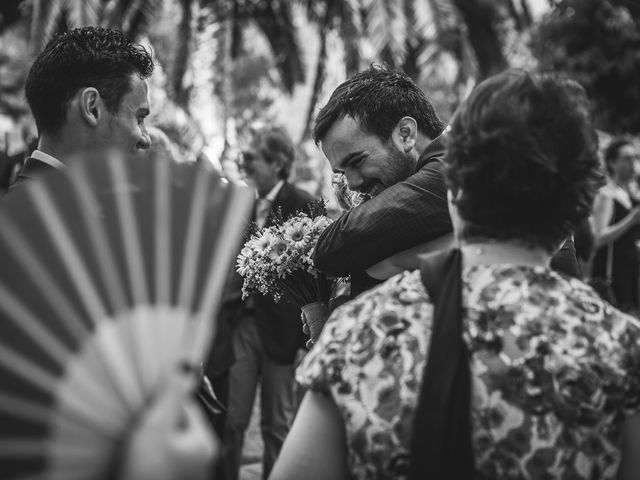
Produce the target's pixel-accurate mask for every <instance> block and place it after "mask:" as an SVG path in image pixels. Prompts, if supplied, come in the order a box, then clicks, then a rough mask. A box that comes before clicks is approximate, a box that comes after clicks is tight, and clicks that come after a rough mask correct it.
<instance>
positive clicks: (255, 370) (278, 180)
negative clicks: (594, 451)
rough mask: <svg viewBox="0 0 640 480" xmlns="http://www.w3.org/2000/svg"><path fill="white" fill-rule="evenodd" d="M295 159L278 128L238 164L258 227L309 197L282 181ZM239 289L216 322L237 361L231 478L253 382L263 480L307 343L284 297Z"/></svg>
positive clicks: (237, 280) (283, 431)
mask: <svg viewBox="0 0 640 480" xmlns="http://www.w3.org/2000/svg"><path fill="white" fill-rule="evenodd" d="M294 157H295V149H294V146H293V142H292V141H291V138H290V137H289V135H288V134H287V133H286V132H285V131H284V130H283V129H281V128H277V127H268V128H264V129H262V130H259V131H257V132H255V135H254V137H253V139H252V141H251V142H250V147H249V148H248V149H247V150H246V151H245V152H244V153H243V163H242V165H241V167H242V169H243V170H244V172H245V174H246V177H247V181H248V182H249V183H250V184H252V185H253V186H254V187H255V189H256V192H257V195H258V198H257V201H256V210H255V214H254V219H255V221H256V223H257V224H258V225H259V226H260V227H263V226H269V225H271V224H272V223H273V218H274V217H273V216H274V214H275V213H276V212H278V211H281V212H282V216H283V218H287V217H289V216H291V215H293V214H295V213H297V212H299V211H302V210H304V209H305V208H306V207H307V206H308V204H309V202H311V201H313V200H314V199H313V197H311V196H310V195H309V194H308V193H307V192H305V191H303V190H301V189H299V188H296V187H295V186H293V185H291V184H290V183H288V182H287V178H288V176H289V172H290V170H291V165H292V163H293V161H294ZM241 288H242V278H241V277H240V276H239V275H238V274H237V273H235V272H234V274H233V276H232V277H231V279H230V282H229V285H228V288H227V292H226V293H225V296H224V299H223V305H222V308H221V313H220V319H219V321H220V322H228V323H229V324H230V325H231V326H232V328H233V351H234V355H235V358H236V360H235V363H234V364H233V366H232V367H231V371H230V382H229V408H228V413H227V415H228V417H227V430H226V433H225V442H226V448H227V452H226V453H225V457H226V460H227V465H228V472H227V473H228V475H229V479H230V480H235V479H237V478H238V472H239V468H240V458H241V454H242V445H243V441H244V433H245V430H246V429H247V426H248V424H249V420H250V418H251V413H252V406H253V402H254V397H255V394H256V387H257V385H258V383H259V384H260V413H261V422H260V427H261V430H262V438H263V440H264V455H263V471H262V474H263V477H264V478H267V477H268V475H269V472H270V471H271V468H272V467H273V464H274V462H275V460H276V458H277V456H278V454H279V452H280V448H281V446H282V443H283V441H284V438H285V437H286V435H287V433H288V431H289V427H290V425H291V422H292V420H293V416H294V415H295V410H296V408H297V401H296V397H295V391H294V360H295V357H296V353H297V352H298V350H299V349H300V348H301V347H303V346H304V341H305V336H304V335H303V334H302V331H301V328H300V311H299V310H298V309H297V308H296V307H294V306H293V305H292V304H290V303H288V302H286V301H285V300H282V301H280V302H279V303H275V302H274V301H273V300H272V299H270V298H267V297H264V296H260V295H256V296H251V297H249V298H248V299H246V300H245V301H243V300H242V293H241Z"/></svg>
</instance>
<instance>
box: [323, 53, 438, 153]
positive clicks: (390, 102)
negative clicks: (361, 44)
mask: <svg viewBox="0 0 640 480" xmlns="http://www.w3.org/2000/svg"><path fill="white" fill-rule="evenodd" d="M346 115H349V116H350V117H352V118H354V119H355V120H357V121H358V122H359V124H360V126H361V127H362V128H363V130H365V131H366V132H368V133H372V134H374V135H376V136H377V137H379V138H380V139H381V140H382V141H383V142H386V141H387V140H389V138H391V133H392V132H393V129H394V128H395V127H396V125H397V124H398V122H399V121H400V119H401V118H402V117H405V116H409V117H413V118H414V119H415V121H416V122H417V124H418V130H419V131H420V132H421V133H423V134H425V135H427V136H428V137H429V138H431V139H433V138H436V137H437V136H438V135H440V134H441V133H442V131H443V130H444V127H445V124H444V123H443V122H442V121H441V120H440V118H438V115H437V114H436V112H435V110H434V109H433V106H432V105H431V102H429V99H428V98H427V96H426V95H425V94H424V92H423V91H422V90H420V89H419V88H418V87H417V86H416V84H415V83H414V82H413V80H411V78H409V77H408V76H407V75H405V74H404V73H402V72H399V71H395V70H390V69H388V68H387V67H384V66H380V65H372V66H371V67H369V68H368V69H367V70H364V71H362V72H359V73H357V74H355V75H354V76H353V77H351V78H350V79H349V80H347V81H346V82H343V83H342V84H340V85H339V86H338V88H336V89H335V90H334V92H333V93H332V94H331V98H330V99H329V101H328V102H327V104H326V105H325V106H324V107H322V109H321V110H320V112H318V116H317V117H316V123H315V127H314V129H313V138H314V140H315V142H316V144H319V143H320V142H321V141H322V139H323V138H324V137H325V136H326V134H327V132H328V131H329V129H330V128H331V126H332V125H333V124H334V123H335V122H336V121H338V120H340V119H341V118H343V117H345V116H346Z"/></svg>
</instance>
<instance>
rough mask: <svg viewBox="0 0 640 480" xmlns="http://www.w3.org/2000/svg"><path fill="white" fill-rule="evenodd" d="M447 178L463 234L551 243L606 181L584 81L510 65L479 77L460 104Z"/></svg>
mask: <svg viewBox="0 0 640 480" xmlns="http://www.w3.org/2000/svg"><path fill="white" fill-rule="evenodd" d="M447 142H448V143H447V153H446V155H445V158H444V163H445V178H446V181H447V185H448V187H449V188H450V189H451V191H452V194H453V198H454V200H453V203H454V204H455V205H456V207H457V210H458V214H459V216H460V217H461V218H462V219H463V220H464V226H463V231H462V232H460V236H461V238H463V239H467V240H471V239H482V240H491V239H496V240H509V241H516V242H519V243H522V244H525V245H527V246H529V247H542V248H544V249H546V250H548V251H550V252H551V251H554V250H555V249H556V248H558V246H559V244H560V242H562V240H563V239H564V238H566V237H567V236H568V235H569V234H570V233H571V232H572V230H573V229H574V228H575V227H577V225H578V224H580V222H581V221H583V220H584V219H585V218H586V217H587V216H588V215H589V214H590V212H591V208H592V203H593V198H594V196H595V193H596V191H597V187H598V185H599V183H600V182H601V178H602V175H601V172H600V170H599V163H598V157H597V136H596V133H595V130H594V128H593V125H592V123H591V117H590V114H589V104H588V100H587V98H586V94H585V92H584V89H583V88H582V87H581V86H580V85H579V84H578V83H576V82H574V81H572V80H569V79H566V78H559V77H554V76H548V75H537V74H531V73H528V72H525V71H521V70H508V71H506V72H503V73H501V74H499V75H496V76H493V77H491V78H489V79H487V80H485V81H484V82H482V83H480V84H479V85H478V86H477V87H476V88H475V89H474V90H473V92H472V93H471V95H470V96H469V98H468V99H467V100H466V101H465V102H464V103H463V104H462V105H461V106H460V108H459V109H458V111H457V112H456V114H455V116H454V119H453V122H452V125H451V130H450V132H449V134H448V140H447Z"/></svg>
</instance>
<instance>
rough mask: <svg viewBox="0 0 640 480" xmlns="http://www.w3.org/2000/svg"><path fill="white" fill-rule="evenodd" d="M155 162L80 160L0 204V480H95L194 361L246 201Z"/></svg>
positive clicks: (188, 171)
mask: <svg viewBox="0 0 640 480" xmlns="http://www.w3.org/2000/svg"><path fill="white" fill-rule="evenodd" d="M253 198H254V197H253V193H252V192H251V190H250V189H248V188H246V187H242V186H237V185H233V184H230V183H228V182H226V181H225V180H223V179H221V178H220V177H219V176H217V175H216V174H215V173H213V172H208V171H204V170H202V169H200V168H198V167H197V166H195V165H187V164H176V163H174V162H171V161H170V160H169V159H166V158H139V159H135V160H132V159H129V160H125V159H123V158H121V157H118V156H110V157H107V158H102V159H90V158H86V159H83V161H81V162H75V163H74V164H72V165H71V167H70V168H68V169H67V170H65V171H64V172H54V173H52V174H51V175H49V176H47V177H44V178H42V179H39V180H37V181H32V182H30V183H27V184H24V186H23V187H20V188H18V189H17V190H16V191H15V192H14V193H11V194H9V195H8V196H6V197H5V198H4V199H3V200H2V202H1V203H0V477H2V478H3V479H8V478H20V479H44V478H46V479H61V480H62V479H64V480H73V479H93V478H102V477H103V476H104V473H105V472H106V471H108V469H109V464H110V462H112V458H113V455H114V452H115V449H116V448H117V445H118V443H119V442H120V441H121V440H122V438H123V435H124V434H125V433H126V431H127V428H128V426H129V425H130V424H131V423H132V421H133V420H134V418H135V417H136V415H137V414H138V413H139V412H140V410H141V408H142V407H143V406H144V405H145V403H146V402H148V400H149V399H150V397H151V396H152V395H153V394H154V392H156V391H157V390H158V389H159V388H161V386H162V384H163V382H164V381H165V380H166V378H167V376H168V375H169V374H170V373H171V372H172V371H173V370H174V369H175V368H177V366H179V365H181V364H183V363H185V362H186V363H188V364H198V363H199V362H200V361H201V359H202V358H203V356H204V354H205V353H206V349H207V348H208V346H209V345H210V343H211V339H212V336H213V334H214V329H215V323H214V317H215V315H216V312H217V307H218V303H219V299H220V295H221V291H222V288H223V286H224V283H225V281H226V274H227V272H228V271H229V268H230V266H231V263H232V261H233V256H234V253H235V250H236V249H237V245H239V243H240V239H241V237H242V233H243V231H244V228H245V226H246V224H247V220H248V217H249V215H250V210H251V206H252V203H253Z"/></svg>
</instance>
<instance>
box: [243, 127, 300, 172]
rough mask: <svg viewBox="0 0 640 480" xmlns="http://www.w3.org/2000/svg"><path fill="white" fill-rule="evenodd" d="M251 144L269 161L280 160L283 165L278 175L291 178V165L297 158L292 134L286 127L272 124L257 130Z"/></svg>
mask: <svg viewBox="0 0 640 480" xmlns="http://www.w3.org/2000/svg"><path fill="white" fill-rule="evenodd" d="M251 146H252V148H253V149H254V150H257V151H258V152H259V153H260V154H261V155H262V157H263V158H264V160H265V161H266V162H267V163H273V162H275V161H276V160H278V161H279V162H280V165H281V168H280V170H279V171H278V176H279V177H280V178H282V179H283V180H286V179H287V178H289V173H290V172H291V166H292V165H293V161H294V160H295V158H296V149H295V147H294V145H293V140H292V139H291V136H290V135H289V134H288V133H287V131H286V130H285V129H284V128H282V127H277V126H271V127H264V128H261V129H259V130H257V131H255V132H254V134H253V139H252V141H251ZM245 154H246V153H245Z"/></svg>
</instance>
